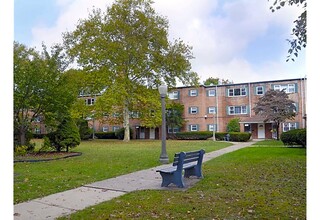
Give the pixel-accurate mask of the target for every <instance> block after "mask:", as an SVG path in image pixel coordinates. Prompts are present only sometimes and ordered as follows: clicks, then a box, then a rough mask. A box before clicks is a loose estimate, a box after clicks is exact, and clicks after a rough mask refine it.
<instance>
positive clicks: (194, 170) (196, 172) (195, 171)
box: [184, 166, 203, 178]
mask: <svg viewBox="0 0 320 220" xmlns="http://www.w3.org/2000/svg"><path fill="white" fill-rule="evenodd" d="M190 176H196V177H198V178H203V175H202V170H201V167H199V166H195V167H191V168H187V169H185V170H184V177H186V178H189V177H190Z"/></svg>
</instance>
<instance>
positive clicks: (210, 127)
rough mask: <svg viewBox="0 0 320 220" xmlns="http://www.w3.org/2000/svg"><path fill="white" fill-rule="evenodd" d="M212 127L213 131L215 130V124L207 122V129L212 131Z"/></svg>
mask: <svg viewBox="0 0 320 220" xmlns="http://www.w3.org/2000/svg"><path fill="white" fill-rule="evenodd" d="M213 129H214V131H217V124H209V125H208V130H209V131H213Z"/></svg>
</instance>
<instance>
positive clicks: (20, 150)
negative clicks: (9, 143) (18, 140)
mask: <svg viewBox="0 0 320 220" xmlns="http://www.w3.org/2000/svg"><path fill="white" fill-rule="evenodd" d="M27 152H28V146H16V147H15V149H14V156H24V155H26V154H27Z"/></svg>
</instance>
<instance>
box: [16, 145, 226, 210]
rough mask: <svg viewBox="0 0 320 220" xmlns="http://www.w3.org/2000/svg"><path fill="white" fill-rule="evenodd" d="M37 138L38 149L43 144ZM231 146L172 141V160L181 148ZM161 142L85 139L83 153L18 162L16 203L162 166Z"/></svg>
mask: <svg viewBox="0 0 320 220" xmlns="http://www.w3.org/2000/svg"><path fill="white" fill-rule="evenodd" d="M40 144H41V143H40V142H39V141H37V148H38V147H39V146H40ZM226 146H230V144H229V143H226V142H213V141H168V142H167V153H168V156H169V158H170V161H172V159H173V155H174V153H176V152H179V151H183V150H184V151H190V150H199V149H205V150H206V152H210V151H214V150H218V149H221V148H224V147H226ZM160 150H161V141H158V140H154V141H147V140H146V141H135V140H133V141H130V142H123V141H118V140H95V141H84V142H82V143H81V144H80V146H78V147H77V148H75V149H74V151H77V152H82V155H81V156H77V157H72V158H67V159H61V160H54V161H47V162H36V163H29V162H25V163H15V164H14V203H15V204H17V203H20V202H24V201H28V200H30V199H35V198H39V197H43V196H46V195H50V194H53V193H57V192H62V191H65V190H68V189H73V188H76V187H79V186H81V185H84V184H88V183H92V182H96V181H99V180H104V179H108V178H112V177H115V176H119V175H122V174H126V173H130V172H134V171H137V170H142V169H146V168H150V167H155V166H158V165H160V163H159V156H160Z"/></svg>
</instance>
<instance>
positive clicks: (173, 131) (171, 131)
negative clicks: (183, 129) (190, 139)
mask: <svg viewBox="0 0 320 220" xmlns="http://www.w3.org/2000/svg"><path fill="white" fill-rule="evenodd" d="M179 131H180V129H179V128H177V127H174V128H173V127H168V133H171V134H172V133H177V132H179Z"/></svg>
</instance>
